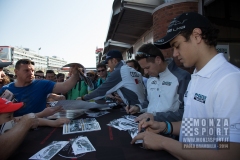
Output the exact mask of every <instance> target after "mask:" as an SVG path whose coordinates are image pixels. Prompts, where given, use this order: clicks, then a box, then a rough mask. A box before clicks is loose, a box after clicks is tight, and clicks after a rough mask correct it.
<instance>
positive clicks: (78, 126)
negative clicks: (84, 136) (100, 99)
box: [63, 118, 101, 134]
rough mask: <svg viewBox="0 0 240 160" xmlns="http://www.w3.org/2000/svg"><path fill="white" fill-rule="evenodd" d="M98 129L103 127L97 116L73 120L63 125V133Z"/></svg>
mask: <svg viewBox="0 0 240 160" xmlns="http://www.w3.org/2000/svg"><path fill="white" fill-rule="evenodd" d="M98 130H101V127H100V125H99V123H98V122H97V120H96V119H95V118H85V119H77V120H71V121H70V123H68V124H64V125H63V134H73V133H79V132H90V131H98Z"/></svg>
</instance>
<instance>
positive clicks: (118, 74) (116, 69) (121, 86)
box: [78, 50, 145, 105]
mask: <svg viewBox="0 0 240 160" xmlns="http://www.w3.org/2000/svg"><path fill="white" fill-rule="evenodd" d="M105 63H106V64H108V66H109V67H110V69H111V70H112V72H111V74H110V76H109V77H108V78H107V80H106V81H105V82H104V83H103V84H102V85H101V86H100V87H99V88H97V89H96V90H94V91H93V92H91V93H90V94H88V95H85V96H82V97H79V98H78V100H86V101H87V100H90V99H94V100H97V99H101V98H103V97H104V96H106V95H108V94H111V93H113V92H115V91H117V93H118V95H119V96H120V97H121V99H122V100H123V102H124V103H125V104H127V105H134V104H140V103H142V102H143V101H144V97H145V88H144V85H143V82H142V75H141V73H139V72H137V71H136V70H135V69H133V68H131V67H129V66H128V65H126V63H125V62H124V61H123V57H122V53H121V52H119V51H117V50H111V51H109V52H108V53H107V56H106V60H105Z"/></svg>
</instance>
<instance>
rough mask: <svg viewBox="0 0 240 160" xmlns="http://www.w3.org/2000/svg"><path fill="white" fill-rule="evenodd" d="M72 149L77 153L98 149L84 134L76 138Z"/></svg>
mask: <svg viewBox="0 0 240 160" xmlns="http://www.w3.org/2000/svg"><path fill="white" fill-rule="evenodd" d="M72 149H73V152H74V154H75V155H77V154H82V153H86V152H93V151H96V149H95V148H94V147H93V145H92V143H91V142H90V141H89V140H88V138H87V137H83V136H80V137H78V138H76V139H75V140H74V142H73V144H72Z"/></svg>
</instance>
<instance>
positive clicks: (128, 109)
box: [125, 100, 140, 114]
mask: <svg viewBox="0 0 240 160" xmlns="http://www.w3.org/2000/svg"><path fill="white" fill-rule="evenodd" d="M125 110H126V112H127V113H128V114H135V113H138V112H139V111H140V109H139V107H138V106H136V105H133V104H132V103H131V101H130V100H127V106H126V107H125Z"/></svg>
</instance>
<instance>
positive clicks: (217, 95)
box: [179, 53, 240, 143]
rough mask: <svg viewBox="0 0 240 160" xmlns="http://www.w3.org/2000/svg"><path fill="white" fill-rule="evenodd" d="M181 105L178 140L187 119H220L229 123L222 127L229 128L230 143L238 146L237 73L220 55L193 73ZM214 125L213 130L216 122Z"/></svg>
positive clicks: (239, 90)
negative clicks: (182, 105)
mask: <svg viewBox="0 0 240 160" xmlns="http://www.w3.org/2000/svg"><path fill="white" fill-rule="evenodd" d="M184 104H185V106H184V108H185V110H184V115H183V121H182V126H181V131H180V139H179V140H180V141H183V139H182V138H183V133H186V127H187V125H186V123H187V122H185V121H184V120H185V119H186V118H188V119H191V118H193V119H195V118H202V119H215V120H216V119H218V118H219V119H228V120H229V122H230V124H225V123H222V124H221V125H226V126H227V125H229V126H230V130H229V131H230V132H228V134H229V137H230V142H238V143H240V70H239V68H237V67H235V66H234V65H232V64H230V63H229V62H227V61H226V59H225V58H224V56H223V54H222V53H219V54H217V55H216V56H214V57H213V58H212V59H211V60H210V61H209V62H208V63H207V64H206V65H205V66H204V67H203V68H202V69H201V70H200V71H198V72H197V71H196V70H195V71H194V73H193V74H192V76H191V81H190V82H189V85H188V88H187V91H186V93H185V96H184ZM215 122H217V121H215ZM226 123H227V122H226ZM214 125H215V127H216V125H217V123H215V124H214ZM188 126H189V124H188ZM184 130H185V131H184ZM189 130H190V129H188V130H187V131H188V132H189ZM222 131H223V130H222ZM193 132H194V131H193ZM214 132H216V130H215V131H214ZM189 133H190V132H189ZM216 136H217V135H216Z"/></svg>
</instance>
